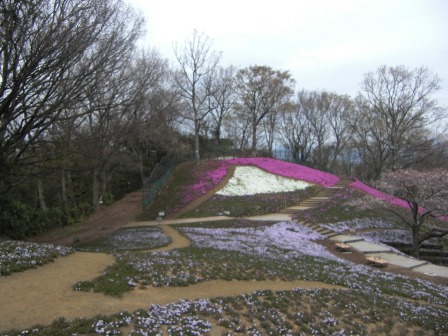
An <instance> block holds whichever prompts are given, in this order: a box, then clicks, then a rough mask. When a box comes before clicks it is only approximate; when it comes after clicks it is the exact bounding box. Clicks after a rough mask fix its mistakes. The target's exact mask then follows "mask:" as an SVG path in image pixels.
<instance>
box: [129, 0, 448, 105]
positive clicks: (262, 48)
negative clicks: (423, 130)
mask: <svg viewBox="0 0 448 336" xmlns="http://www.w3.org/2000/svg"><path fill="white" fill-rule="evenodd" d="M125 1H128V2H129V3H131V4H132V5H133V6H134V7H135V8H137V9H138V10H141V11H142V12H143V14H144V16H145V17H146V21H147V35H146V37H145V40H144V41H143V43H144V44H145V45H147V46H150V47H153V48H156V49H158V50H159V51H160V52H161V54H162V55H163V56H165V57H167V58H169V59H171V60H174V53H173V48H172V44H173V42H178V43H184V42H185V41H186V40H187V39H188V38H189V37H191V35H192V32H193V30H194V29H196V30H198V31H199V32H203V33H205V34H206V35H208V36H209V37H210V38H211V39H212V40H213V47H214V49H215V50H217V51H221V52H222V55H223V57H222V62H221V63H222V65H230V64H232V65H234V66H237V67H246V66H249V65H255V64H257V65H268V66H271V67H272V68H274V69H276V70H288V71H289V72H290V73H291V74H292V76H293V77H294V79H295V80H296V81H297V87H296V88H297V89H302V88H303V89H307V90H327V91H334V92H337V93H340V94H349V95H352V96H355V95H356V93H357V92H358V90H359V83H360V82H361V81H362V79H363V75H364V74H365V73H367V72H370V71H376V69H377V68H378V67H379V66H381V65H387V66H396V65H404V66H406V67H408V68H410V69H414V68H416V67H419V66H422V65H423V66H426V67H428V68H429V69H430V70H431V71H433V72H434V73H436V74H438V75H439V77H440V78H441V79H442V80H443V82H442V89H441V90H440V92H439V94H438V95H437V98H438V99H439V101H440V102H441V103H442V104H444V105H448V1H447V0H272V1H266V0H226V1H214V0H125Z"/></svg>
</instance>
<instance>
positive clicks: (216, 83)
mask: <svg viewBox="0 0 448 336" xmlns="http://www.w3.org/2000/svg"><path fill="white" fill-rule="evenodd" d="M236 72H237V69H236V68H235V67H233V66H229V67H226V68H223V67H218V69H217V71H216V76H215V77H214V78H213V79H212V80H213V82H212V86H213V88H212V90H211V95H210V96H209V98H208V101H209V108H210V112H211V113H210V116H211V118H212V123H213V137H214V138H215V139H216V140H217V142H218V143H219V141H220V139H221V132H222V130H221V129H222V124H223V121H224V118H225V117H226V116H227V115H228V114H229V112H230V111H231V110H232V108H233V106H234V105H235V102H236V99H237V97H236V91H235V75H236Z"/></svg>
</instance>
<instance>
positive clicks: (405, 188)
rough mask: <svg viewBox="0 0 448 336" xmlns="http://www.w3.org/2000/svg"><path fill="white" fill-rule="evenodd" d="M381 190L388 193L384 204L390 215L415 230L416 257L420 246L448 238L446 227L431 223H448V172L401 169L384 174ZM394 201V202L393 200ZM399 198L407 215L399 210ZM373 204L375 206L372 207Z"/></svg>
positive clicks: (414, 253)
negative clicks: (436, 220)
mask: <svg viewBox="0 0 448 336" xmlns="http://www.w3.org/2000/svg"><path fill="white" fill-rule="evenodd" d="M377 187H378V188H379V189H380V190H382V191H384V192H386V193H388V194H389V195H393V197H392V196H391V197H390V199H385V200H383V202H382V203H383V205H384V204H387V205H386V208H387V210H388V211H390V212H391V213H393V214H394V215H395V216H397V217H398V218H399V220H400V221H401V222H403V223H405V224H406V225H407V226H409V227H410V228H411V230H412V254H413V255H414V256H415V257H418V256H419V254H420V245H421V244H422V243H423V242H424V241H426V240H428V239H430V238H441V237H444V236H446V235H448V223H446V225H434V224H430V223H428V221H427V219H428V218H431V217H432V218H437V219H439V220H441V222H448V217H447V215H448V170H447V169H442V168H436V169H433V170H427V171H418V170H413V169H401V170H396V171H388V172H386V173H384V174H383V175H382V177H381V179H380V180H379V181H378V182H377ZM392 198H393V199H392ZM396 198H400V199H402V200H403V201H404V203H403V205H404V206H406V205H407V209H408V210H409V211H407V212H406V213H403V212H402V211H400V210H399V208H398V207H397V206H394V205H392V203H395V204H398V203H397V202H396ZM371 204H372V203H371Z"/></svg>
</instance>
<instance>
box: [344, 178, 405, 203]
mask: <svg viewBox="0 0 448 336" xmlns="http://www.w3.org/2000/svg"><path fill="white" fill-rule="evenodd" d="M350 187H352V188H355V189H357V190H360V191H363V192H365V193H367V194H369V195H371V196H374V197H376V198H378V199H380V200H383V201H385V202H388V203H390V204H392V205H396V206H399V207H401V208H409V204H408V203H407V202H406V201H404V200H402V199H400V198H397V197H394V196H391V195H388V194H386V193H383V192H381V191H379V190H377V189H375V188H372V187H369V186H368V185H365V184H364V183H362V182H361V181H359V180H356V181H355V182H353V183H351V184H350Z"/></svg>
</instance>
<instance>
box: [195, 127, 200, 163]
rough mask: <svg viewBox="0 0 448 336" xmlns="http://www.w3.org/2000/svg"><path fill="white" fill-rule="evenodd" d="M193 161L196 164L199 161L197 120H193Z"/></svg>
mask: <svg viewBox="0 0 448 336" xmlns="http://www.w3.org/2000/svg"><path fill="white" fill-rule="evenodd" d="M194 160H195V161H196V163H199V161H201V157H200V155H199V120H198V119H197V118H195V120H194Z"/></svg>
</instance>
